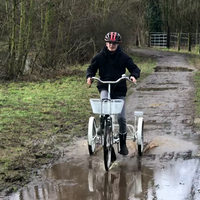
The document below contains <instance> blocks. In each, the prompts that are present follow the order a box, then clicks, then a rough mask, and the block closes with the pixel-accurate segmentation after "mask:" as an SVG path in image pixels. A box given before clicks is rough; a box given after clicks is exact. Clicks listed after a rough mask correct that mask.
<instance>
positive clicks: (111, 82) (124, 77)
mask: <svg viewBox="0 0 200 200" xmlns="http://www.w3.org/2000/svg"><path fill="white" fill-rule="evenodd" d="M91 79H94V80H97V81H99V82H100V83H103V84H114V83H119V82H120V81H122V80H128V81H130V82H131V83H134V82H133V81H131V79H130V78H129V77H128V76H126V75H125V74H123V75H122V77H121V78H119V79H117V80H116V81H102V80H101V79H99V78H97V77H92V78H91ZM134 84H135V85H137V83H134Z"/></svg>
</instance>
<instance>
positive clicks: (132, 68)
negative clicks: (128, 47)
mask: <svg viewBox="0 0 200 200" xmlns="http://www.w3.org/2000/svg"><path fill="white" fill-rule="evenodd" d="M126 68H127V69H128V71H129V72H130V76H134V77H135V79H137V78H139V77H140V69H139V68H138V66H137V65H136V64H134V63H133V60H132V59H131V58H130V57H128V59H127V61H126Z"/></svg>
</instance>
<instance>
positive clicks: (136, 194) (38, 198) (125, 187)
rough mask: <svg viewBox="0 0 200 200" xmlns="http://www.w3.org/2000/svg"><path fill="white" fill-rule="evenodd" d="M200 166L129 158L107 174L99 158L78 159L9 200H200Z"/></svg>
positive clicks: (55, 168)
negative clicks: (40, 183)
mask: <svg viewBox="0 0 200 200" xmlns="http://www.w3.org/2000/svg"><path fill="white" fill-rule="evenodd" d="M199 169H200V162H199V160H197V159H190V160H182V159H178V160H174V161H172V162H158V161H156V160H152V161H150V162H149V161H148V160H147V159H145V158H143V159H142V161H140V160H139V159H138V158H136V157H135V158H127V159H125V160H123V162H122V161H120V162H119V163H118V164H116V166H115V167H113V168H112V169H111V170H110V171H109V172H105V171H104V168H103V163H101V161H100V160H99V159H98V158H94V157H93V158H89V160H88V159H82V160H81V159H75V160H71V161H70V162H66V163H62V164H57V165H55V166H53V167H52V168H51V169H49V170H47V171H45V172H44V177H45V178H44V180H43V181H42V182H43V184H42V185H39V184H38V185H35V186H29V187H27V188H25V189H23V190H22V191H21V192H19V193H16V194H13V195H12V196H11V197H10V198H9V200H152V199H157V200H169V199H170V200H185V199H193V200H197V199H200V194H199V191H198V190H199V189H200V170H199Z"/></svg>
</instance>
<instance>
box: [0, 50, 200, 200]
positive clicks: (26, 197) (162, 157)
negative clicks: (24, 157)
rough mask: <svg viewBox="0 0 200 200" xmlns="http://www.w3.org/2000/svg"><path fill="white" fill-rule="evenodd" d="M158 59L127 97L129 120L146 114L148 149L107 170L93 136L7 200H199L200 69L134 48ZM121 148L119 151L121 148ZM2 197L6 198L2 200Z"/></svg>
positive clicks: (182, 59)
mask: <svg viewBox="0 0 200 200" xmlns="http://www.w3.org/2000/svg"><path fill="white" fill-rule="evenodd" d="M132 51H133V52H134V53H137V54H142V55H148V56H152V57H155V58H156V59H157V66H156V68H155V72H154V73H152V74H151V75H150V76H148V77H147V78H146V79H145V80H144V81H143V82H142V83H140V84H138V86H137V87H132V88H131V90H133V92H131V94H130V96H129V97H128V98H127V103H126V106H127V122H128V123H133V120H132V116H133V113H134V111H135V110H142V111H144V121H145V126H144V127H145V129H144V140H145V151H144V153H143V156H142V157H141V158H140V157H138V156H137V151H136V144H135V143H134V142H133V141H128V142H127V143H128V148H129V155H128V156H127V157H123V156H121V155H119V154H117V161H116V162H115V163H114V164H113V166H112V167H111V169H110V171H109V172H105V170H104V164H103V155H102V149H101V147H99V148H98V151H97V153H96V154H95V155H94V156H89V155H88V149H87V138H84V139H79V140H76V139H75V140H74V144H73V145H71V146H70V147H68V148H65V149H64V151H63V156H62V157H61V158H60V160H59V161H58V162H57V163H55V164H54V165H53V166H51V167H49V169H45V170H43V171H40V172H38V173H39V174H38V177H37V178H36V179H35V180H34V181H33V182H32V183H31V184H30V185H28V186H27V187H25V188H23V189H22V190H20V191H18V192H17V193H15V194H12V195H11V196H9V197H6V198H2V199H4V200H8V199H9V200H51V199H52V200H64V199H65V200H80V199H85V200H96V199H99V200H136V199H138V200H139V199H142V200H143V199H144V200H152V199H155V200H156V199H157V200H169V199H170V200H191V199H193V200H197V199H200V160H199V157H200V151H199V150H200V148H199V145H200V144H199V133H198V132H197V131H196V130H194V129H193V123H194V120H195V119H194V92H195V91H194V82H193V76H194V71H195V68H193V67H192V66H190V65H189V64H188V62H187V60H186V57H185V56H184V55H182V54H176V53H170V52H164V51H157V50H152V49H151V50H148V49H146V50H144V49H133V50H132ZM115 150H116V149H115ZM0 199H1V198H0Z"/></svg>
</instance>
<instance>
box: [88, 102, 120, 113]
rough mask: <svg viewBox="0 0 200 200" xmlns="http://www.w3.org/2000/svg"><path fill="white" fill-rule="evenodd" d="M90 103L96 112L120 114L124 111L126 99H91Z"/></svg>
mask: <svg viewBox="0 0 200 200" xmlns="http://www.w3.org/2000/svg"><path fill="white" fill-rule="evenodd" d="M90 104H91V107H92V111H93V113H94V114H104V115H109V114H119V113H121V111H122V108H123V105H124V100H122V99H111V100H101V99H90Z"/></svg>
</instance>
